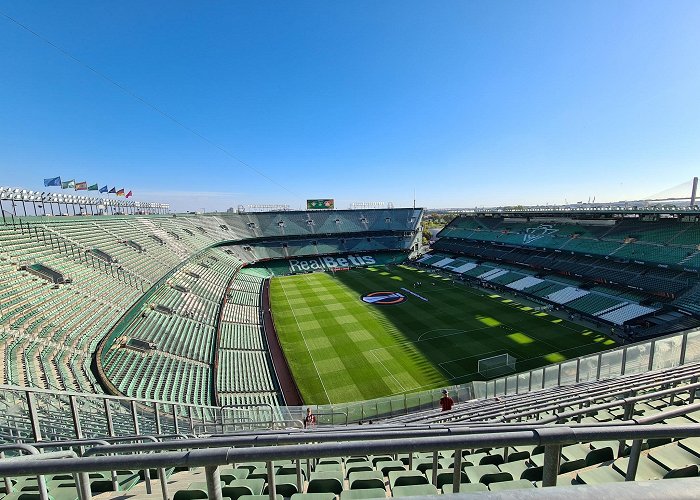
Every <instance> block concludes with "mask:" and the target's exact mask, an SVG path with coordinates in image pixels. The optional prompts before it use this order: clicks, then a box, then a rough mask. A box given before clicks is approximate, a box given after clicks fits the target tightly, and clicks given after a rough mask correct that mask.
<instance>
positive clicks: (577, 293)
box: [547, 286, 590, 304]
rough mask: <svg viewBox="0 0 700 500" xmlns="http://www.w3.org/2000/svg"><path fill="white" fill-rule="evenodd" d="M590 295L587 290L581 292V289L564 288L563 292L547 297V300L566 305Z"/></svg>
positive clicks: (559, 291)
mask: <svg viewBox="0 0 700 500" xmlns="http://www.w3.org/2000/svg"><path fill="white" fill-rule="evenodd" d="M589 293H590V292H588V291H587V290H581V289H580V288H576V287H573V286H567V287H566V288H562V289H561V290H557V291H556V292H554V293H550V294H549V295H547V300H551V301H552V302H554V303H556V304H566V303H567V302H571V301H572V300H575V299H578V298H581V297H584V296H586V295H588V294H589Z"/></svg>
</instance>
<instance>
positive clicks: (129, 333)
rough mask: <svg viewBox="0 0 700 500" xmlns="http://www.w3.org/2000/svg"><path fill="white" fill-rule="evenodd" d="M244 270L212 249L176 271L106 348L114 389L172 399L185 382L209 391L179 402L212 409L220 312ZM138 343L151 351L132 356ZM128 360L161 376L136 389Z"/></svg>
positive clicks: (141, 395)
mask: <svg viewBox="0 0 700 500" xmlns="http://www.w3.org/2000/svg"><path fill="white" fill-rule="evenodd" d="M240 266H241V262H240V260H238V258H237V257H235V256H232V255H230V254H228V253H226V252H224V251H222V250H220V249H209V250H206V251H204V252H203V253H201V254H199V255H197V256H196V257H195V258H194V259H193V260H192V261H190V262H188V263H187V264H186V265H184V266H182V267H181V268H179V269H177V270H176V271H175V272H174V273H173V275H172V276H171V277H170V279H169V280H168V282H166V283H164V284H163V285H162V286H161V288H160V289H158V290H156V291H154V292H153V295H152V296H151V297H150V298H149V301H148V302H146V303H144V304H143V306H142V308H141V310H140V311H138V312H139V315H138V316H137V317H136V318H135V319H134V320H133V321H132V322H131V323H130V324H129V325H128V327H127V328H126V329H124V330H123V332H122V335H121V336H120V338H119V339H118V341H117V342H116V343H115V344H114V345H112V346H110V345H107V346H106V347H105V349H106V352H107V356H106V358H105V359H104V361H103V362H104V366H105V372H106V373H107V375H108V377H109V378H110V380H112V382H113V383H114V385H115V387H117V388H118V389H119V390H120V391H121V392H123V393H124V394H128V395H132V396H138V397H149V398H154V399H167V397H169V396H172V395H173V392H172V391H173V389H174V388H175V387H177V386H178V385H180V383H181V381H182V380H183V379H185V380H187V381H195V382H196V383H202V384H203V385H204V386H205V387H204V389H202V390H198V391H196V393H194V394H195V396H192V394H190V393H189V392H188V393H183V394H182V395H177V394H175V398H176V399H175V400H176V401H183V402H188V403H199V404H209V403H210V402H211V399H210V398H211V396H212V395H211V393H210V391H209V387H210V385H211V382H210V380H211V379H210V378H209V377H211V373H212V372H213V362H214V359H213V355H214V344H215V339H216V329H217V324H218V319H219V309H220V307H221V302H222V300H223V297H224V294H225V290H226V283H228V281H229V280H230V279H231V276H232V275H233V274H235V273H236V272H237V271H238V269H239V268H240ZM245 307H249V306H245ZM224 316H226V311H224ZM133 339H135V340H137V341H141V342H145V343H146V344H148V345H150V349H149V350H148V351H147V352H146V353H142V352H141V353H138V354H133V349H134V347H133V344H132V343H130V340H133ZM125 359H131V360H133V361H135V362H136V363H137V364H141V365H143V366H141V367H139V369H140V370H142V371H140V372H138V373H139V375H143V373H147V374H150V375H157V376H156V377H155V378H153V377H148V376H147V377H145V378H144V379H143V380H142V381H141V383H140V384H139V385H137V386H135V385H133V383H132V380H133V379H132V377H133V373H135V372H133V370H135V368H134V367H132V366H131V364H130V363H124V362H123V361H124V360H125ZM181 398H185V399H181Z"/></svg>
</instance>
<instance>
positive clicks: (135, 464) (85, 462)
mask: <svg viewBox="0 0 700 500" xmlns="http://www.w3.org/2000/svg"><path fill="white" fill-rule="evenodd" d="M673 414H674V415H675V414H677V411H676V410H674V412H673ZM668 416H670V413H669V414H668V415H666V414H658V415H654V416H652V417H649V418H648V419H647V422H656V421H660V420H662V419H664V418H667V417H668ZM409 429H411V431H410V432H408V430H409ZM686 437H700V426H699V425H683V426H676V425H654V424H645V425H638V424H634V423H632V422H623V423H621V424H620V425H615V426H597V427H591V426H586V425H576V424H574V425H570V426H563V425H557V426H547V427H542V426H539V427H535V428H528V426H523V427H521V428H514V427H504V426H502V425H501V426H494V427H491V428H484V427H481V428H472V427H470V426H455V427H453V428H432V429H431V428H420V427H419V428H417V429H415V432H414V429H413V428H412V427H389V426H381V425H378V426H376V429H372V430H370V429H367V430H364V429H358V428H352V429H348V430H347V431H345V432H338V431H335V432H316V431H311V432H304V431H295V432H286V433H276V432H271V433H269V434H263V435H241V436H227V437H220V438H208V439H183V440H177V441H165V442H162V441H161V442H157V441H155V440H154V441H153V442H149V443H142V444H138V443H137V444H109V443H107V444H105V443H94V442H93V443H88V442H85V441H77V442H72V443H52V445H50V446H51V447H60V446H62V445H63V447H66V448H71V447H84V446H87V445H88V444H93V445H94V446H92V447H91V448H90V449H88V450H87V451H86V452H85V453H84V454H83V455H82V456H80V457H75V456H71V457H69V458H63V456H61V458H59V457H58V456H47V457H41V456H39V457H37V458H47V459H46V460H44V459H42V460H39V459H31V458H24V459H21V461H18V459H3V460H0V477H14V476H30V475H37V476H42V475H45V474H61V473H69V474H74V475H75V477H76V484H77V486H78V490H79V492H80V498H81V500H90V498H91V493H90V489H89V486H87V485H86V483H85V481H86V480H88V479H87V476H86V474H87V473H90V472H98V471H114V470H132V471H134V470H143V471H145V470H148V469H156V470H158V471H159V476H160V477H161V494H162V497H163V498H164V499H167V498H169V492H168V484H167V482H165V481H164V480H163V479H162V478H164V473H161V472H160V471H164V470H165V469H166V468H172V467H204V468H205V477H206V483H207V493H208V498H210V499H211V500H222V491H221V478H220V475H219V467H220V466H222V465H229V464H236V463H241V462H265V463H266V464H267V484H268V490H269V495H270V498H271V499H275V498H276V496H275V495H276V492H277V491H276V485H275V467H274V463H275V461H277V460H292V461H294V463H295V464H296V470H297V481H298V482H300V481H301V464H302V461H305V462H306V464H307V467H308V464H309V462H310V461H311V460H317V459H321V458H327V457H349V456H358V455H365V456H366V455H379V454H391V455H396V454H399V453H402V454H406V453H407V454H409V457H413V454H414V453H418V452H422V453H431V454H432V456H433V462H434V467H433V472H432V476H433V477H432V482H433V484H436V479H437V478H436V474H437V465H436V464H437V461H438V454H439V453H440V452H441V451H445V450H454V451H455V452H454V455H453V470H455V471H460V470H462V460H463V455H462V451H463V450H474V449H480V448H498V449H500V448H508V447H512V446H538V447H542V448H543V449H544V456H543V459H544V461H543V465H542V471H541V472H542V486H543V487H549V486H556V484H557V475H558V474H559V471H560V461H561V449H562V447H563V446H566V445H570V444H574V443H579V442H595V441H610V440H613V441H625V440H631V441H632V446H631V448H630V454H629V460H628V465H627V469H626V473H625V480H626V481H634V479H635V477H636V473H637V466H638V463H639V459H640V456H641V451H642V444H643V441H644V440H645V439H662V438H674V439H675V438H686ZM261 438H262V439H261ZM154 451H159V453H153V452H154ZM412 465H413V464H412V461H410V458H409V465H408V466H409V468H412ZM453 476H454V481H453V485H452V486H453V491H454V492H455V493H458V492H459V488H460V483H461V475H460V474H453ZM88 484H89V483H88Z"/></svg>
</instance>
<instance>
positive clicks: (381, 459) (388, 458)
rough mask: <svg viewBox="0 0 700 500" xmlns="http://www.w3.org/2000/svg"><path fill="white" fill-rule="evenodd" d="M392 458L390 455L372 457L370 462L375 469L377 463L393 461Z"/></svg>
mask: <svg viewBox="0 0 700 500" xmlns="http://www.w3.org/2000/svg"><path fill="white" fill-rule="evenodd" d="M393 460H394V457H392V456H391V455H374V456H372V459H371V460H370V461H371V462H372V464H374V466H375V467H376V466H377V464H378V463H379V462H386V461H393Z"/></svg>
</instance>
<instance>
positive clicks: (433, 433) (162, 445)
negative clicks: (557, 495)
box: [91, 403, 700, 454]
mask: <svg viewBox="0 0 700 500" xmlns="http://www.w3.org/2000/svg"><path fill="white" fill-rule="evenodd" d="M699 407H700V403H697V404H694V405H686V406H681V407H678V408H674V409H672V410H669V411H667V412H660V413H658V414H656V415H652V416H650V417H645V419H636V420H635V419H630V420H620V421H614V422H600V423H597V424H590V423H585V424H581V423H577V424H574V423H570V424H568V425H567V426H566V427H568V428H579V427H580V428H597V427H600V428H606V427H620V426H629V425H635V424H636V423H642V422H643V423H646V424H649V423H656V422H660V421H662V420H664V419H666V418H669V417H672V416H677V415H682V414H684V413H688V412H692V411H695V410H696V409H698V408H699ZM549 427H552V428H558V427H564V426H549ZM549 427H548V428H549ZM698 427H699V428H700V426H698ZM541 428H544V424H543V423H542V422H530V423H528V422H525V423H517V422H508V423H500V422H486V423H483V424H480V425H479V424H477V425H472V424H459V425H450V426H445V425H433V426H429V425H426V426H408V425H404V426H382V425H376V426H374V425H373V426H367V427H364V426H363V427H360V426H352V427H347V428H345V429H342V430H338V429H335V430H316V429H314V430H311V431H308V430H307V431H301V430H287V431H281V432H266V433H264V434H259V433H241V434H234V435H231V434H229V435H222V436H211V437H207V438H194V439H189V440H186V441H185V440H180V441H167V442H164V441H159V442H152V443H144V444H141V445H138V446H134V445H131V444H126V445H112V446H110V447H109V448H100V447H99V446H98V447H95V448H93V449H92V450H91V453H94V454H97V453H108V452H111V453H130V452H133V451H144V452H163V451H171V450H179V449H183V448H187V449H197V448H210V447H217V448H220V447H227V446H270V445H303V444H308V443H333V442H339V441H343V442H349V441H362V440H365V439H368V438H373V437H378V438H384V439H386V440H387V441H391V440H402V439H405V438H406V436H407V433H409V432H410V436H411V437H426V438H428V437H442V436H460V435H470V434H475V433H479V432H486V431H493V432H501V433H511V432H517V431H522V430H534V429H541Z"/></svg>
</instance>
